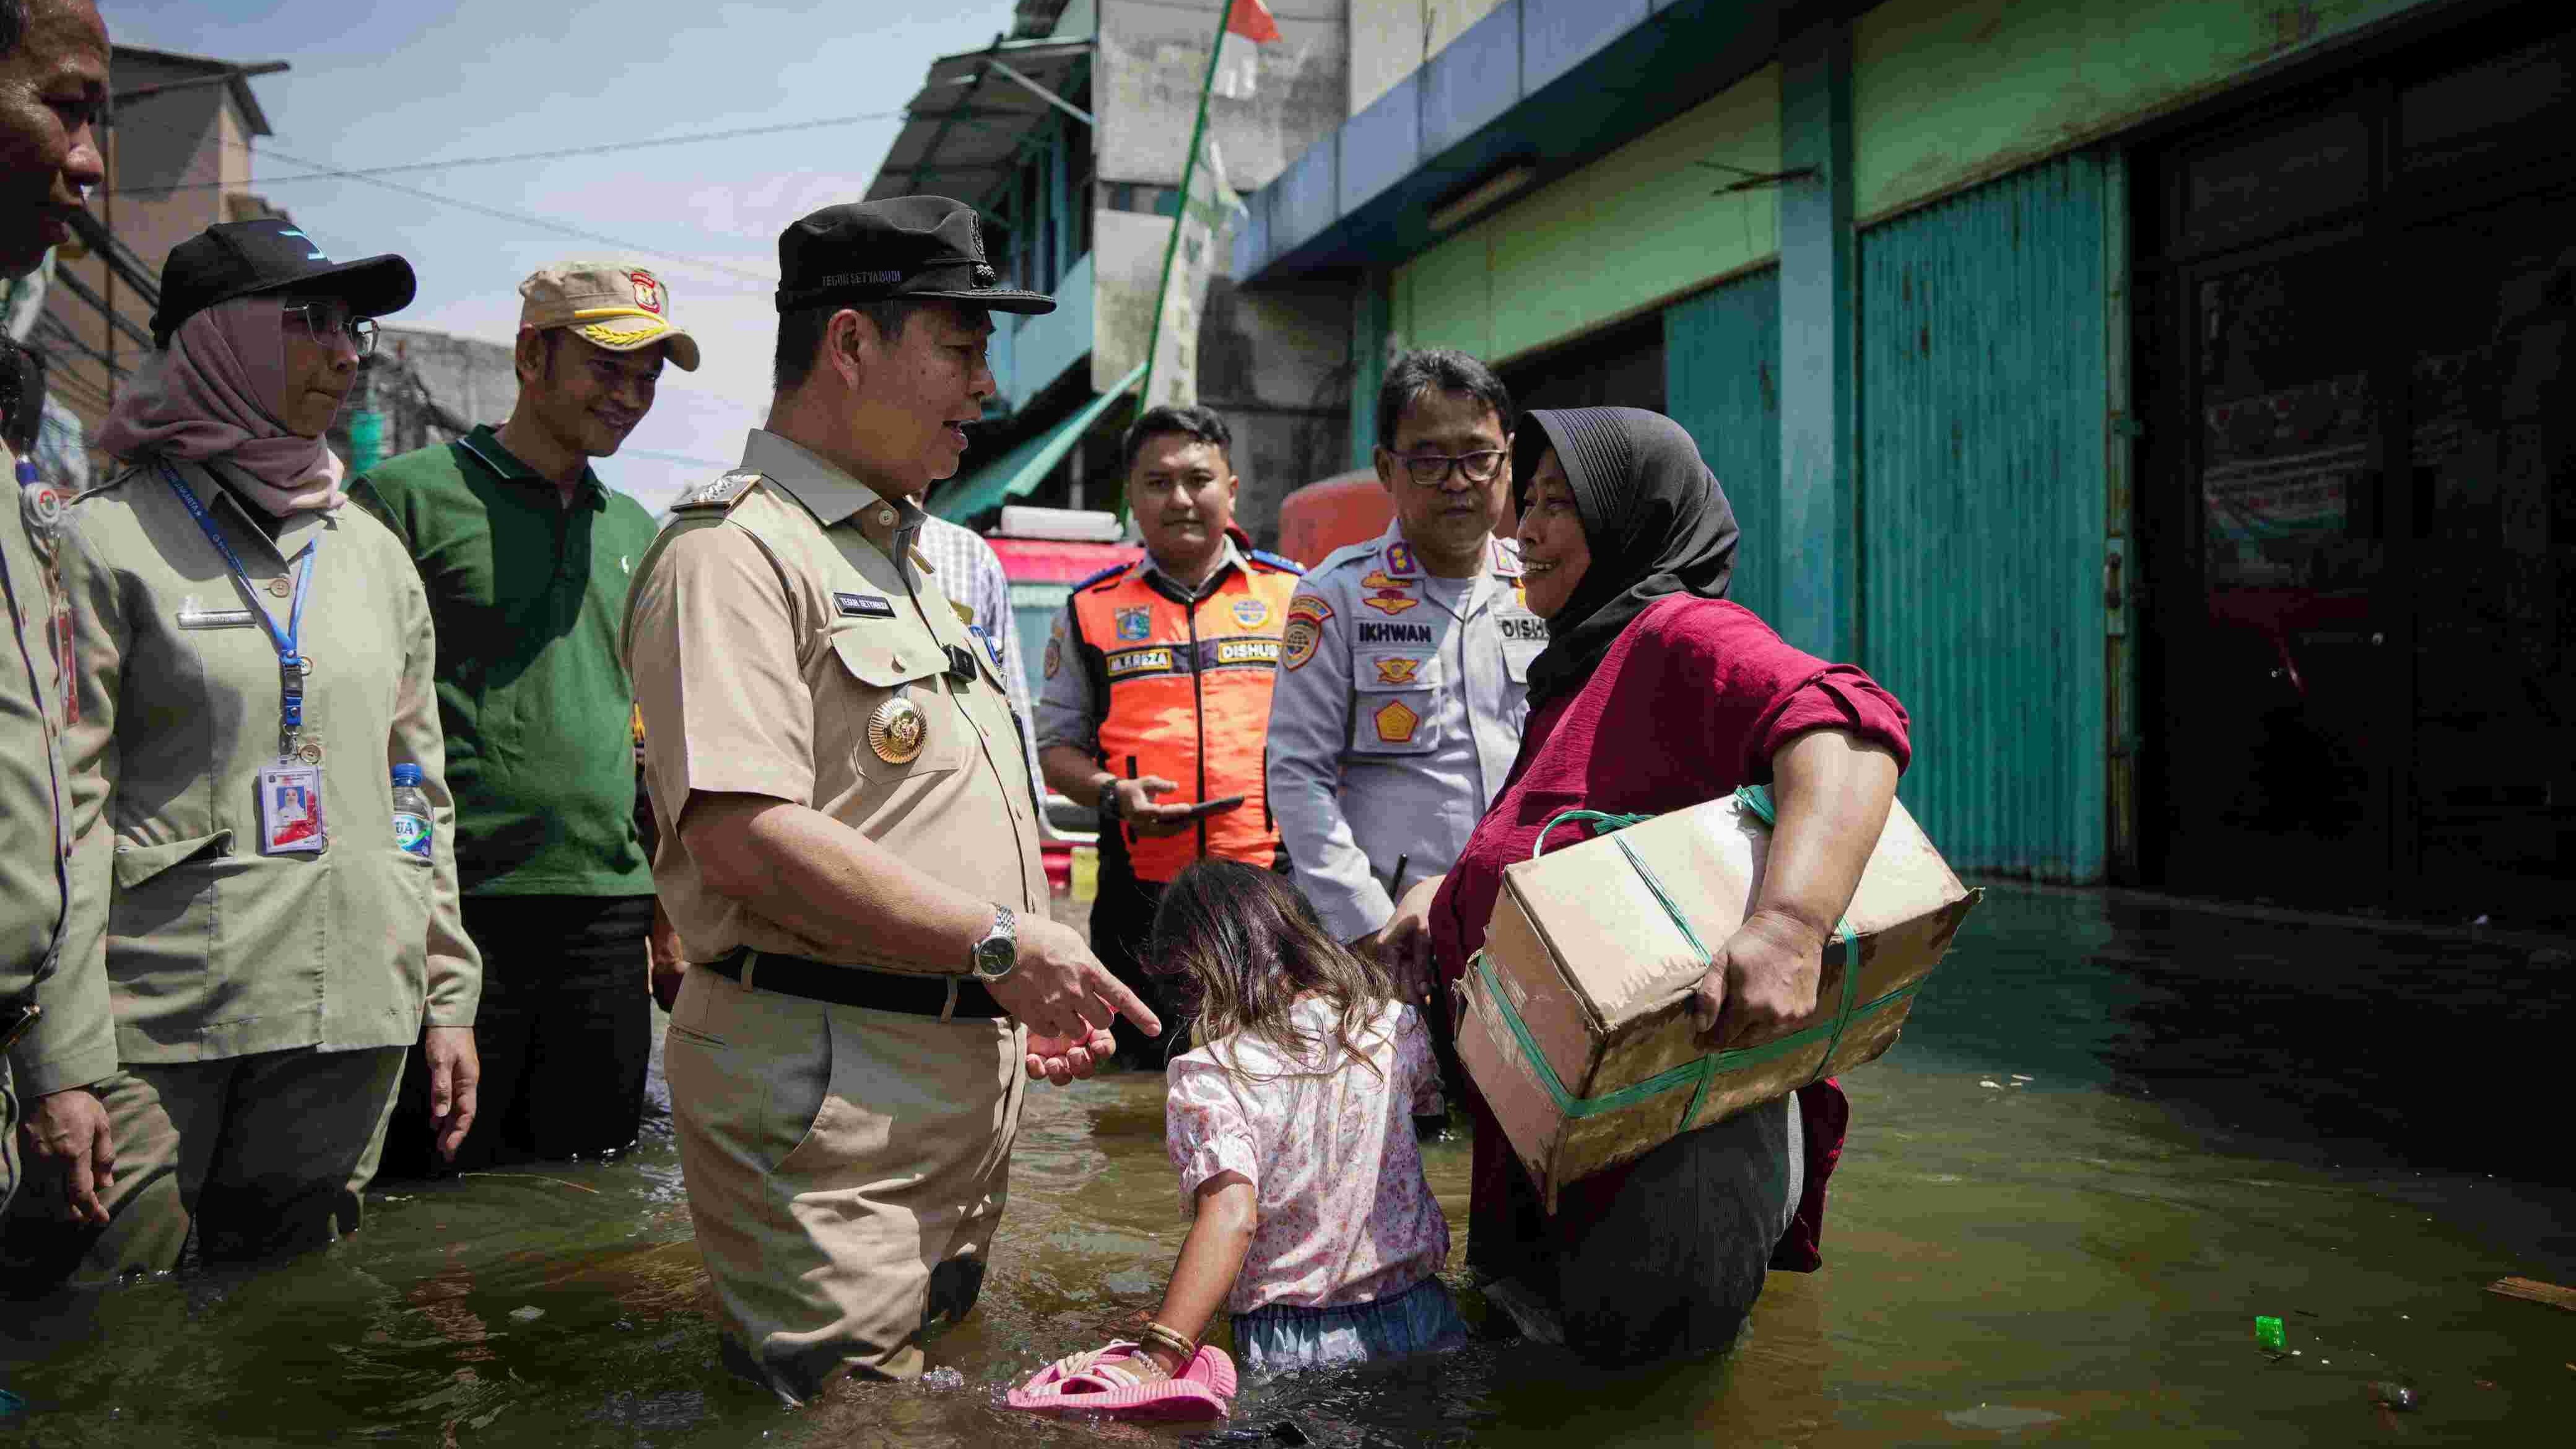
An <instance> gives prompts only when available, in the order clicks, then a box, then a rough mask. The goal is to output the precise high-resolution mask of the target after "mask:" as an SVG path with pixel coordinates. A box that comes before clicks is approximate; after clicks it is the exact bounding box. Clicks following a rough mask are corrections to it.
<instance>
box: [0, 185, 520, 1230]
mask: <svg viewBox="0 0 2576 1449" xmlns="http://www.w3.org/2000/svg"><path fill="white" fill-rule="evenodd" d="M412 291H413V279H412V271H411V267H410V264H409V263H407V262H405V261H404V260H403V259H402V258H400V257H396V256H381V257H371V258H368V259H366V260H363V261H356V262H347V263H334V262H333V261H331V259H330V258H329V257H327V256H325V255H324V254H323V251H322V249H321V248H320V247H319V246H317V245H315V244H314V242H313V241H312V239H310V238H309V237H307V236H305V235H304V233H303V232H301V231H299V230H297V229H296V228H295V227H294V226H293V225H292V224H291V223H289V222H286V221H284V220H279V219H270V220H263V221H254V222H238V223H228V224H225V225H222V226H217V227H213V228H210V229H208V230H207V231H206V232H204V233H202V234H200V235H198V236H196V237H194V238H191V239H190V240H188V241H186V242H183V243H181V244H180V245H179V246H178V247H177V248H175V249H174V250H173V251H172V252H171V254H170V257H169V260H168V262H167V264H166V265H165V266H164V267H163V269H162V295H161V309H160V311H159V313H158V314H157V315H155V316H154V318H153V334H154V338H155V340H156V341H157V342H158V343H159V346H160V350H159V351H158V352H156V353H154V354H153V356H152V358H151V360H150V361H149V362H147V363H146V364H145V365H144V367H143V369H142V371H141V372H140V373H139V374H138V375H137V376H136V378H135V379H134V381H133V383H132V384H131V385H130V386H129V387H128V388H127V389H126V391H125V393H124V395H123V396H122V397H121V398H120V399H119V401H118V404H117V406H116V409H115V411H114V412H113V413H111V414H110V415H109V417H108V421H107V425H106V426H105V427H104V428H103V429H101V430H100V436H99V440H100V442H101V444H102V445H103V446H105V447H106V448H107V450H108V451H109V452H110V453H112V454H114V455H115V456H116V457H117V458H118V459H119V460H120V461H121V462H123V463H124V464H125V465H126V466H125V467H124V468H123V469H122V471H120V472H119V473H118V474H117V475H116V476H115V477H114V478H113V479H111V480H110V481H109V482H107V483H106V484H104V485H103V486H101V487H99V488H96V489H93V490H91V491H90V492H88V493H86V494H83V495H82V496H81V497H80V499H78V500H77V501H76V502H75V503H74V504H73V506H72V508H71V510H70V513H69V526H68V527H67V528H66V529H65V530H64V536H65V546H64V549H63V583H64V588H65V591H66V592H67V593H68V595H69V596H70V598H71V601H72V607H73V609H74V611H75V614H76V624H75V634H76V636H77V645H76V664H77V668H76V670H75V681H74V688H73V691H72V693H73V698H72V700H71V701H70V702H69V703H68V705H67V709H66V712H67V713H69V714H71V715H72V719H71V721H70V723H69V725H68V727H67V728H66V730H65V731H64V743H65V749H66V755H67V758H68V760H69V762H70V766H71V774H72V780H71V796H72V818H73V829H74V832H75V844H74V846H73V857H72V869H73V902H74V905H73V910H72V915H71V919H72V921H73V922H74V925H73V926H71V927H70V928H68V929H67V930H66V932H65V936H64V942H63V967H62V969H63V972H64V974H65V976H66V977H72V978H76V979H78V980H80V981H81V982H82V983H83V987H82V989H87V990H93V991H96V992H99V993H102V994H104V995H105V996H106V997H107V999H108V1001H109V1004H110V1007H111V1011H112V1015H113V1018H114V1022H115V1030H114V1033H113V1035H112V1036H110V1035H109V1034H108V1033H105V1032H101V1033H100V1034H99V1039H98V1040H95V1041H88V1042H82V1043H78V1044H74V1045H67V1046H66V1047H64V1048H63V1049H62V1052H61V1055H60V1057H59V1059H58V1060H55V1061H51V1062H47V1063H43V1064H40V1072H41V1075H42V1076H43V1077H46V1078H50V1079H54V1080H60V1081H67V1082H94V1083H96V1086H95V1087H93V1088H92V1089H91V1090H90V1091H89V1092H86V1093H83V1092H60V1093H57V1094H55V1095H54V1096H53V1097H50V1098H48V1099H47V1107H46V1110H52V1111H55V1112H56V1114H57V1117H58V1120H57V1121H56V1122H55V1124H54V1125H55V1126H56V1127H58V1128H59V1129H60V1130H62V1131H63V1132H65V1133H70V1134H77V1135H82V1136H84V1138H85V1140H87V1141H89V1142H90V1143H91V1144H92V1150H91V1151H90V1152H88V1153H87V1154H86V1161H85V1164H84V1165H85V1167H86V1168H87V1171H85V1172H81V1173H75V1174H72V1176H71V1178H70V1180H68V1181H67V1182H66V1184H65V1190H64V1191H62V1192H60V1193H56V1194H54V1195H53V1202H52V1203H51V1205H50V1206H51V1209H52V1211H51V1212H50V1213H47V1211H46V1206H47V1205H46V1204H44V1203H42V1202H40V1201H37V1200H36V1199H35V1198H34V1197H33V1196H32V1195H27V1194H22V1195H21V1196H20V1198H19V1199H18V1212H19V1215H20V1217H21V1218H22V1219H23V1218H27V1217H30V1216H41V1217H46V1218H48V1219H49V1222H48V1223H46V1224H39V1223H36V1222H27V1221H13V1222H11V1223H9V1224H7V1225H6V1228H5V1231H0V1243H5V1248H0V1255H5V1258H6V1259H7V1260H8V1267H9V1269H10V1271H11V1272H12V1273H13V1274H14V1276H16V1277H18V1278H19V1279H21V1280H22V1281H23V1280H26V1279H37V1280H53V1281H59V1280H61V1279H63V1278H65V1277H71V1278H75V1279H78V1280H81V1281H99V1280H103V1279H106V1278H110V1277H114V1276H117V1275H121V1274H123V1273H127V1272H132V1271H136V1270H142V1271H147V1272H159V1271H166V1270H168V1269H171V1268H175V1267H177V1266H179V1257H180V1251H181V1246H182V1244H184V1243H185V1242H186V1240H187V1238H188V1236H189V1232H190V1228H191V1227H192V1226H193V1227H194V1228H195V1229H196V1233H197V1239H198V1242H199V1245H200V1252H201V1256H202V1258H203V1259H204V1260H206V1261H208V1262H216V1261H228V1260H230V1261H238V1260H243V1259H250V1258H257V1257H263V1256H266V1255H269V1254H271V1253H276V1252H281V1251H285V1250H290V1249H294V1248H299V1247H304V1246H309V1245H313V1244H317V1243H322V1242H327V1241H329V1240H330V1239H331V1238H332V1237H334V1236H335V1235H336V1234H338V1233H340V1232H345V1231H347V1230H349V1229H351V1228H354V1227H355V1226H356V1225H357V1201H358V1199H357V1192H358V1190H359V1189H360V1188H362V1187H364V1186H365V1184H366V1181H367V1179H368V1177H370V1176H371V1175H372V1174H373V1171H374V1162H375V1152H376V1143H377V1140H378V1134H379V1133H380V1132H381V1131H382V1130H383V1124H384V1122H385V1120H386V1118H387V1115H388V1113H389V1110H390V1109H391V1107H392V1105H393V1101H394V1093H395V1088H396V1086H397V1084H398V1083H399V1081H400V1079H401V1074H402V1067H403V1056H404V1052H405V1049H406V1048H407V1047H409V1046H410V1045H411V1044H412V1043H414V1042H420V1043H421V1044H422V1045H423V1046H424V1048H425V1050H426V1053H427V1055H428V1058H429V1061H430V1063H431V1067H432V1071H433V1076H434V1085H433V1097H434V1099H435V1101H434V1105H435V1106H436V1107H437V1109H438V1110H439V1111H440V1113H441V1118H442V1120H441V1122H440V1126H441V1128H442V1129H443V1132H442V1135H443V1140H444V1141H445V1143H446V1145H447V1146H448V1147H449V1149H450V1150H451V1151H452V1150H453V1146H454V1143H455V1142H456V1141H457V1140H460V1139H462V1137H463V1136H464V1132H465V1128H466V1126H467V1125H468V1124H469V1123H470V1121H471V1117H472V1113H473V1103H474V1083H475V1078H476V1076H477V1072H476V1067H475V1058H474V1037H473V1027H472V1022H473V1020H474V1006H475V997H476V994H477V991H478V989H479V986H480V979H481V968H480V964H479V962H478V960H477V958H476V956H475V954H474V948H473V946H472V945H471V944H469V943H468V942H467V940H466V938H465V936H464V933H463V931H462V930H461V929H460V928H459V921H458V915H457V892H456V866H455V862H454V861H453V860H452V859H450V856H449V849H450V846H451V844H452V841H453V837H452V834H451V816H452V813H453V812H452V809H451V806H450V803H449V799H448V795H447V789H446V786H445V783H444V779H443V776H444V772H445V746H444V743H443V741H442V739H441V736H440V732H439V723H438V706H437V700H436V696H435V695H434V694H433V692H432V688H431V663H432V655H433V650H434V641H433V639H432V637H431V630H430V614H429V605H428V599H427V596H426V595H425V594H424V592H423V590H422V588H421V584H420V579H419V575H418V573H417V572H416V571H415V568H414V566H413V563H412V560H411V559H410V557H409V556H408V555H407V554H406V553H405V552H404V551H403V549H402V546H401V545H400V543H399V542H398V541H397V540H396V539H395V537H394V535H393V533H392V531H391V530H389V529H387V528H386V527H385V526H384V525H383V524H381V523H379V522H377V521H376V519H375V518H374V517H373V516H372V515H370V514H369V513H368V512H367V511H366V510H364V509H360V508H347V507H343V506H342V505H343V504H344V503H345V502H346V498H347V495H346V494H344V493H343V492H342V491H341V487H340V480H341V473H342V470H341V463H340V460H339V459H338V458H337V457H335V456H333V454H332V453H331V450H330V448H329V446H328V445H327V444H326V443H325V442H324V438H323V435H324V433H325V432H326V431H327V430H328V429H329V427H330V424H331V419H332V417H333V415H334V414H336V413H337V412H338V410H339V407H340V403H341V401H342V400H343V399H344V398H345V397H346V396H347V395H348V392H349V389H350V387H351V386H352V385H353V384H354V383H355V381H356V380H357V374H358V362H359V359H360V358H361V357H363V356H364V355H366V353H367V352H369V351H370V350H372V348H373V345H374V342H375V321H374V319H375V318H376V317H378V316H381V315H383V314H385V313H388V312H392V311H395V310H398V309H400V308H402V307H404V306H406V305H408V304H409V303H410V301H411V298H412ZM397 781H399V782H400V783H402V784H404V785H406V786H411V785H415V784H416V786H417V789H418V791H419V792H420V793H419V796H417V797H415V796H413V795H411V794H410V793H409V791H408V790H406V792H405V794H404V796H403V804H402V805H401V806H400V807H399V809H400V812H401V813H400V814H398V813H397V809H398V807H397V804H396V797H395V785H396V783H397ZM423 799H425V800H426V802H427V803H426V804H425V805H424V804H422V803H420V802H421V800H423ZM39 1090H41V1087H40V1088H39ZM33 1115H34V1114H31V1117H32V1116H33ZM102 1129H103V1130H104V1133H105V1144H104V1146H103V1147H101V1146H99V1145H97V1139H98V1135H99V1132H100V1131H101V1130H102Z"/></svg>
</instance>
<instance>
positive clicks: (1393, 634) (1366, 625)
mask: <svg viewBox="0 0 2576 1449" xmlns="http://www.w3.org/2000/svg"><path fill="white" fill-rule="evenodd" d="M1360 642H1361V643H1363V644H1428V643H1430V642H1431V626H1430V625H1428V624H1372V623H1370V622H1368V621H1367V620H1362V621H1360Z"/></svg>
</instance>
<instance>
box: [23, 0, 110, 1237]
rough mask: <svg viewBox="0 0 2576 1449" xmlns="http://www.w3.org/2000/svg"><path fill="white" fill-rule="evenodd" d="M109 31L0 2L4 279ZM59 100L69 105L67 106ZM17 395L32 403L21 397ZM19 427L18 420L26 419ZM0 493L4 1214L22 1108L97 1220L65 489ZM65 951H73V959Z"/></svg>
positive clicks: (70, 156)
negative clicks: (60, 559) (66, 598)
mask: <svg viewBox="0 0 2576 1449" xmlns="http://www.w3.org/2000/svg"><path fill="white" fill-rule="evenodd" d="M107 53H108V46H107V27H106V26H105V25H104V24H102V23H101V22H100V20H99V18H98V10H97V7H95V6H93V5H92V4H90V0H36V3H34V4H29V3H27V0H0V196H5V199H0V276H9V277H20V276H25V275H26V274H27V273H28V272H31V271H33V270H35V269H36V267H37V266H38V265H39V264H40V263H42V262H43V261H44V259H45V253H46V251H47V250H48V249H49V248H51V247H53V246H55V245H56V244H58V243H60V242H62V241H64V240H65V239H67V238H68V237H69V235H70V232H69V230H68V229H67V227H66V224H65V223H66V218H67V217H68V215H69V213H70V212H72V211H76V210H78V209H79V207H80V205H81V194H82V193H83V192H85V191H87V190H88V189H89V188H90V187H92V186H95V185H97V184H98V182H99V180H100V178H101V177H102V176H104V175H105V173H106V167H105V164H104V163H103V162H102V161H101V160H100V157H99V143H98V137H97V135H96V133H95V132H94V131H93V130H92V128H91V127H92V122H93V121H94V120H95V119H96V117H97V114H98V109H99V107H100V106H101V105H102V104H104V103H105V101H106V99H107ZM65 102H67V103H68V104H64V103H65ZM19 401H20V404H21V405H22V406H24V407H39V408H40V407H41V406H42V405H43V404H42V400H41V399H38V398H22V399H20V400H19ZM29 431H30V432H32V429H30V430H29ZM0 469H6V470H8V471H9V472H10V473H12V474H13V475H15V477H16V483H17V487H16V489H15V496H13V497H12V498H10V500H9V501H8V502H7V503H5V504H0V602H5V603H6V605H7V608H8V615H7V623H8V626H9V638H8V639H7V640H6V641H0V1209H6V1208H7V1206H8V1204H9V1199H10V1198H11V1197H12V1196H13V1195H14V1194H15V1193H16V1191H17V1188H18V1177H19V1165H18V1164H19V1152H18V1146H19V1134H20V1131H21V1126H20V1119H21V1117H22V1116H23V1117H24V1118H25V1119H26V1121H25V1125H24V1131H25V1135H26V1139H27V1146H28V1148H29V1150H30V1154H31V1155H32V1157H33V1158H34V1159H35V1160H36V1161H37V1162H40V1163H50V1164H51V1165H52V1166H53V1168H54V1169H55V1175H56V1176H57V1177H58V1179H59V1192H58V1193H57V1194H54V1196H55V1197H56V1206H57V1207H58V1208H60V1209H67V1210H69V1211H70V1212H71V1213H73V1214H75V1215H76V1216H78V1217H79V1218H80V1219H81V1220H82V1221H84V1222H88V1223H92V1224H97V1223H104V1222H105V1221H106V1220H107V1209H106V1208H105V1207H104V1206H103V1205H102V1204H101V1202H100V1197H99V1195H100V1194H101V1193H103V1192H105V1191H106V1190H107V1189H108V1188H109V1186H110V1185H111V1183H112V1182H113V1180H114V1175H115V1164H116V1153H115V1150H114V1148H113V1147H111V1146H110V1144H109V1133H108V1122H107V1111H106V1109H105V1108H104V1107H102V1106H101V1105H100V1104H99V1100H98V1098H97V1096H96V1095H94V1094H93V1093H92V1092H91V1091H90V1090H89V1088H90V1086H91V1084H93V1083H95V1082H97V1081H98V1080H99V1079H101V1078H103V1077H107V1076H109V1075H111V1074H113V1073H114V1072H115V1071H116V1037H115V1033H114V1028H113V1026H112V1025H111V1023H110V1021H109V1017H108V1004H107V978H106V976H105V975H103V974H101V973H99V972H97V971H95V970H70V971H66V970H64V969H62V968H63V965H64V961H63V957H62V952H61V946H62V937H63V931H64V927H65V924H66V917H68V916H69V915H70V913H71V906H72V902H71V884H72V875H71V872H70V870H69V862H68V860H67V859H66V857H67V855H68V852H69V847H70V842H71V836H70V833H69V830H68V826H67V822H68V821H69V819H70V797H69V794H68V790H67V786H66V783H65V781H64V778H63V759H64V752H63V743H62V728H63V708H62V702H63V699H64V697H65V696H66V695H68V694H69V693H70V692H71V691H70V689H69V687H68V686H69V680H68V678H67V675H68V665H67V659H66V656H67V653H68V650H69V647H70V639H69V637H68V635H67V630H68V627H69V625H70V623H71V615H70V613H69V611H68V610H66V609H64V608H63V607H62V606H61V603H60V591H59V586H60V579H59V577H58V576H57V569H56V559H55V555H56V552H57V548H58V545H59V533H60V530H61V527H62V516H63V509H64V502H65V500H64V498H63V496H62V494H61V492H60V491H59V490H58V489H56V488H55V487H54V486H53V484H52V483H51V482H49V481H48V480H45V479H43V478H37V477H34V476H32V474H29V473H23V472H20V471H19V462H18V459H17V458H16V457H15V456H13V455H12V454H11V453H10V451H9V450H8V448H7V447H6V446H5V445H0ZM75 964H78V963H75Z"/></svg>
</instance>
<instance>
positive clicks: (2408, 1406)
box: [2370, 1379, 2418, 1414]
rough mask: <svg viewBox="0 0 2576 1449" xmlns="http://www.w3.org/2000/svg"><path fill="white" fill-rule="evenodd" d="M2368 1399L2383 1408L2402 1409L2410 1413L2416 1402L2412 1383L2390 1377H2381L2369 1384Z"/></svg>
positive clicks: (2413, 1410)
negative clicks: (2404, 1382)
mask: <svg viewBox="0 0 2576 1449" xmlns="http://www.w3.org/2000/svg"><path fill="white" fill-rule="evenodd" d="M2370 1401H2371V1402H2372V1403H2374V1404H2377V1405H2379V1406H2380V1407H2381V1408H2384V1409H2402V1410H2404V1411H2406V1412H2407V1413H2410V1414H2411V1413H2413V1412H2415V1406H2416V1404H2417V1403H2418V1400H2417V1398H2416V1394H2415V1386H2414V1385H2412V1384H2401V1383H2397V1382H2395V1381H2394V1380H2390V1379H2382V1380H2380V1381H2379V1382H2377V1383H2374V1384H2372V1385H2371V1386H2370Z"/></svg>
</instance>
